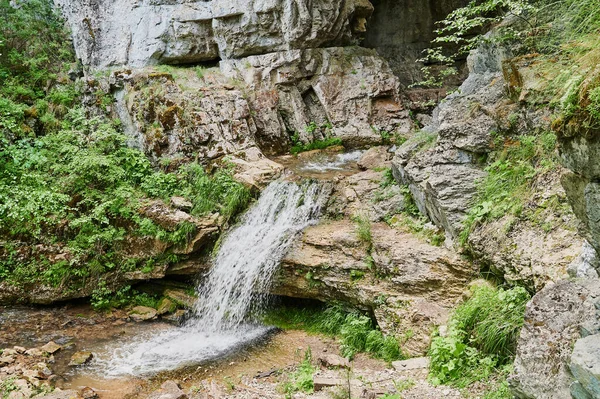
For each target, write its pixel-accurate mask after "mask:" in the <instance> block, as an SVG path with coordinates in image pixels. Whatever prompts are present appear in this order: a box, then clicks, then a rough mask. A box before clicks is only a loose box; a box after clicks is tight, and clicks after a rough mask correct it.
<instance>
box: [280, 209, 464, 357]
mask: <svg viewBox="0 0 600 399" xmlns="http://www.w3.org/2000/svg"><path fill="white" fill-rule="evenodd" d="M372 237H373V239H372V248H371V253H370V254H369V251H368V244H367V243H365V242H362V241H361V240H360V239H359V238H358V237H357V233H356V225H355V224H354V222H352V221H350V220H347V219H345V220H340V221H331V222H323V223H321V224H319V225H317V226H313V227H309V228H308V229H306V230H305V232H304V234H303V236H302V238H301V239H300V240H299V241H298V242H297V243H296V244H295V245H294V247H293V248H292V249H291V250H290V252H289V253H288V254H287V256H286V257H285V258H284V259H283V262H282V267H281V269H280V271H279V273H278V275H277V276H276V278H275V283H274V285H273V288H272V293H274V294H278V295H285V296H291V297H300V298H312V299H318V300H321V301H324V302H335V301H343V302H346V303H351V304H353V305H355V306H358V307H360V308H363V309H375V316H376V317H377V319H378V323H379V325H380V326H381V327H382V329H383V330H384V331H385V332H386V333H390V334H396V335H398V336H404V335H405V334H406V337H404V338H406V339H407V342H406V343H405V345H403V348H405V349H406V350H408V351H409V352H410V353H412V354H419V353H424V352H425V351H426V350H427V348H428V344H429V338H428V337H429V335H430V334H431V332H432V330H433V329H434V328H435V326H437V325H440V324H443V323H445V322H446V321H447V316H448V309H449V308H451V307H452V306H453V305H454V304H455V303H456V301H457V300H458V299H459V298H460V297H461V295H462V294H463V292H464V290H465V287H466V286H467V284H468V281H469V279H470V278H471V277H472V275H473V270H472V269H471V268H470V266H469V265H468V264H467V263H466V262H464V261H463V260H461V259H460V257H459V256H458V255H456V254H454V253H452V252H451V251H449V250H446V249H444V248H439V247H434V246H432V245H429V244H427V243H425V242H423V241H421V240H419V239H418V238H416V237H414V236H413V235H411V234H409V233H404V232H402V231H399V230H395V229H392V228H390V227H388V226H387V225H385V224H373V226H372ZM409 330H410V331H411V332H412V333H414V335H410V334H409ZM409 335H410V336H409Z"/></svg>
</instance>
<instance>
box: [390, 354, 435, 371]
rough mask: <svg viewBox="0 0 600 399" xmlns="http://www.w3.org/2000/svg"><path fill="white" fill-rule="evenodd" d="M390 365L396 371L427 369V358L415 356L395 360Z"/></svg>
mask: <svg viewBox="0 0 600 399" xmlns="http://www.w3.org/2000/svg"><path fill="white" fill-rule="evenodd" d="M392 366H393V367H394V369H396V371H405V370H418V369H428V368H429V358H428V357H416V358H412V359H408V360H399V361H396V362H392Z"/></svg>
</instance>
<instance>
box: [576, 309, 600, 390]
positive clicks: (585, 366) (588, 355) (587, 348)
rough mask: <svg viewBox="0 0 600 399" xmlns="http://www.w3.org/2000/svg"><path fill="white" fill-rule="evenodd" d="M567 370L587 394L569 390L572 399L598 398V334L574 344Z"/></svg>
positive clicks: (599, 368) (599, 364) (599, 355)
mask: <svg viewBox="0 0 600 399" xmlns="http://www.w3.org/2000/svg"><path fill="white" fill-rule="evenodd" d="M597 303H600V300H599V302H597ZM569 369H570V370H571V372H572V373H573V376H574V377H575V379H577V384H578V386H579V387H580V390H581V389H583V391H584V392H585V393H587V396H586V395H585V393H583V392H581V393H578V392H574V391H573V388H571V394H572V395H573V398H575V399H587V398H600V334H595V335H589V336H587V337H585V338H581V339H579V340H578V341H577V342H576V343H575V347H574V348H573V353H572V354H571V364H570V365H569Z"/></svg>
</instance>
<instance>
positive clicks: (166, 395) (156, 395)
mask: <svg viewBox="0 0 600 399" xmlns="http://www.w3.org/2000/svg"><path fill="white" fill-rule="evenodd" d="M187 397H188V396H187V395H186V394H185V393H184V392H183V391H182V390H181V388H179V385H177V383H176V382H175V381H165V382H164V383H163V384H162V385H161V386H160V389H159V390H157V391H154V392H152V393H151V394H150V395H149V396H148V399H187Z"/></svg>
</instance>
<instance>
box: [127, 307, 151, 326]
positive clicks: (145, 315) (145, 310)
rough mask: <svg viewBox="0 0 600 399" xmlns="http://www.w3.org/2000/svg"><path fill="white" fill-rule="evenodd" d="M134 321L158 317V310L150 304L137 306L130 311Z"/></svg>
mask: <svg viewBox="0 0 600 399" xmlns="http://www.w3.org/2000/svg"><path fill="white" fill-rule="evenodd" d="M128 315H129V317H131V318H132V319H133V320H134V321H138V322H139V321H148V320H153V319H155V318H156V315H157V311H156V309H154V308H150V307H148V306H136V307H134V308H133V309H131V311H130V312H129V313H128Z"/></svg>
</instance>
